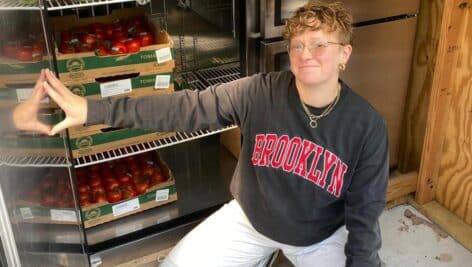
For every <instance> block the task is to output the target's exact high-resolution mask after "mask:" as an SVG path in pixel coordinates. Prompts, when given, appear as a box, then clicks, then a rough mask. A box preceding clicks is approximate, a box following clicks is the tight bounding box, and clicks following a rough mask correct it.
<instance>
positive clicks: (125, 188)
mask: <svg viewBox="0 0 472 267" xmlns="http://www.w3.org/2000/svg"><path fill="white" fill-rule="evenodd" d="M76 175H77V183H78V187H79V188H78V189H79V199H80V205H81V206H82V207H84V206H87V205H90V204H93V203H101V202H105V203H106V202H108V203H115V202H118V201H121V200H125V199H129V198H133V197H135V196H138V195H140V194H143V193H145V192H146V191H147V190H148V189H149V188H150V187H153V186H154V185H157V184H159V183H162V182H165V181H166V180H167V179H168V177H166V175H165V174H164V172H163V171H162V169H161V165H160V164H159V159H156V155H155V154H152V153H144V154H140V155H136V156H130V157H126V158H123V159H119V160H115V161H112V162H105V163H101V164H95V165H91V166H89V167H84V168H79V169H77V171H76Z"/></svg>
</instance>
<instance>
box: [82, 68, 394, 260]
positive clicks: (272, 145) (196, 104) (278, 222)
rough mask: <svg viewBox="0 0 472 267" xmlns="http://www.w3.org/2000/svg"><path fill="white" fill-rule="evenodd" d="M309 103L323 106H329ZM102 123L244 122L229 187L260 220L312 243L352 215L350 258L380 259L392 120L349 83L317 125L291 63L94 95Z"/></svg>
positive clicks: (271, 230)
mask: <svg viewBox="0 0 472 267" xmlns="http://www.w3.org/2000/svg"><path fill="white" fill-rule="evenodd" d="M310 110H311V112H312V113H314V114H320V113H321V112H322V111H323V108H322V109H316V108H311V107H310ZM95 123H106V124H109V125H112V126H113V127H135V128H145V129H155V130H157V131H188V132H190V131H194V130H197V129H218V128H221V127H223V126H227V125H230V124H237V125H239V126H240V128H241V132H242V135H243V140H244V141H243V144H242V149H241V154H240V157H239V161H238V164H237V167H236V170H235V172H234V175H233V179H232V182H231V192H232V194H233V196H234V198H235V199H236V200H237V201H238V202H239V203H240V205H241V207H242V208H243V210H244V212H245V213H246V215H247V217H248V218H249V220H250V222H251V223H252V225H253V226H254V228H255V229H256V230H257V231H259V232H260V233H262V234H263V235H265V236H267V237H269V238H271V239H273V240H275V241H278V242H281V243H285V244H289V245H294V246H307V245H311V244H314V243H317V242H320V241H321V240H323V239H325V238H327V237H329V236H330V235H331V234H332V233H333V232H334V231H336V230H337V229H338V228H339V227H340V226H342V225H343V224H345V225H346V227H347V229H348V231H349V235H348V242H347V244H346V247H345V253H346V256H347V262H346V265H347V266H362V267H365V266H380V260H379V257H378V249H379V248H380V244H381V238H380V230H379V224H378V217H379V215H380V213H381V212H382V210H383V208H384V206H385V195H386V188H387V180H388V140H387V139H388V138H387V129H386V126H385V123H384V120H383V119H382V117H381V116H380V115H379V114H378V113H377V111H375V109H374V108H373V107H372V106H371V105H370V104H369V103H367V102H366V101H365V100H364V99H363V98H361V97H360V96H359V95H357V94H356V93H355V92H354V91H353V90H351V89H350V88H349V87H348V86H347V85H346V84H344V83H342V88H341V96H340V99H339V102H338V103H337V104H336V106H335V107H334V109H333V110H332V111H331V112H330V113H329V115H327V116H326V117H324V118H321V119H320V120H319V121H318V127H317V128H315V129H313V128H311V127H310V126H309V119H308V117H307V115H306V114H305V112H304V110H303V108H302V105H301V103H300V98H299V95H298V92H297V90H296V87H295V78H294V76H293V74H292V73H291V72H290V71H284V72H274V73H269V74H258V75H254V76H252V77H247V78H243V79H240V80H238V81H234V82H230V83H226V84H220V85H216V86H212V87H209V88H207V89H206V90H203V91H190V90H184V91H178V92H175V93H173V94H170V95H157V96H152V97H143V98H137V99H131V98H123V99H118V100H110V99H106V100H101V101H94V100H88V121H87V124H95ZM177 179H178V178H177Z"/></svg>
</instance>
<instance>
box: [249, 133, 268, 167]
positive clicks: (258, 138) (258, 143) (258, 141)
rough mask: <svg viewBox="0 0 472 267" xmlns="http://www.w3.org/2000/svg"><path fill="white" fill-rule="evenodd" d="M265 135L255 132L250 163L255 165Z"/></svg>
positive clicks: (259, 155)
mask: <svg viewBox="0 0 472 267" xmlns="http://www.w3.org/2000/svg"><path fill="white" fill-rule="evenodd" d="M264 139H265V135H263V134H257V135H256V137H255V142H254V151H253V152H252V159H251V161H252V164H253V165H256V166H257V163H258V162H259V159H260V158H261V152H262V148H263V147H264Z"/></svg>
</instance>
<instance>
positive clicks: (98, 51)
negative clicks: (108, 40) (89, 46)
mask: <svg viewBox="0 0 472 267" xmlns="http://www.w3.org/2000/svg"><path fill="white" fill-rule="evenodd" d="M95 55H97V56H107V55H108V50H107V48H106V47H105V46H103V45H101V46H99V47H98V48H97V49H95Z"/></svg>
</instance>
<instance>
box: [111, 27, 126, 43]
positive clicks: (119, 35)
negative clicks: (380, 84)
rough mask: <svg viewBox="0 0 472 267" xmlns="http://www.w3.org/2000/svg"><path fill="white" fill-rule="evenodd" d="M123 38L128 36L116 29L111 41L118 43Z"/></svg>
mask: <svg viewBox="0 0 472 267" xmlns="http://www.w3.org/2000/svg"><path fill="white" fill-rule="evenodd" d="M122 37H125V38H126V34H125V32H124V31H123V30H117V29H114V30H113V33H112V34H111V39H112V40H113V41H117V40H119V39H120V38H122Z"/></svg>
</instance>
